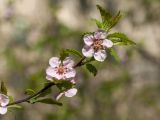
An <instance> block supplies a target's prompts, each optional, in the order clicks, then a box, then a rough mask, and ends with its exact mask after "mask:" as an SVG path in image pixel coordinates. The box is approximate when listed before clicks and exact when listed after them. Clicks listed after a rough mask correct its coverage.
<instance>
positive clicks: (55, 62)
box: [49, 57, 61, 67]
mask: <svg viewBox="0 0 160 120" xmlns="http://www.w3.org/2000/svg"><path fill="white" fill-rule="evenodd" d="M60 63H61V61H60V60H59V58H58V57H52V58H50V59H49V65H50V66H51V67H57V66H58V65H59V64H60Z"/></svg>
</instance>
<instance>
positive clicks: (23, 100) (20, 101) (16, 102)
mask: <svg viewBox="0 0 160 120" xmlns="http://www.w3.org/2000/svg"><path fill="white" fill-rule="evenodd" d="M85 58H86V57H83V58H82V59H81V60H80V61H79V62H77V64H75V65H74V66H73V68H76V67H80V66H81V65H83V60H85ZM54 85H55V84H54V83H52V82H51V83H49V84H47V85H46V86H45V87H44V88H42V89H40V90H39V91H37V92H36V93H34V94H32V95H30V96H28V97H26V98H23V99H21V100H17V101H15V102H12V103H9V104H8V105H7V106H11V105H15V104H20V103H23V102H27V101H28V100H30V99H32V98H34V97H36V96H37V95H39V94H41V93H43V92H45V91H46V90H47V89H49V88H50V87H52V86H54Z"/></svg>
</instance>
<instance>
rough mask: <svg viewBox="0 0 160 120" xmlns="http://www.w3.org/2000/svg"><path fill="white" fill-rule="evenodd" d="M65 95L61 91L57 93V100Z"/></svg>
mask: <svg viewBox="0 0 160 120" xmlns="http://www.w3.org/2000/svg"><path fill="white" fill-rule="evenodd" d="M63 95H64V92H62V93H59V94H58V95H57V97H56V100H59V99H60V98H61V97H62V96H63Z"/></svg>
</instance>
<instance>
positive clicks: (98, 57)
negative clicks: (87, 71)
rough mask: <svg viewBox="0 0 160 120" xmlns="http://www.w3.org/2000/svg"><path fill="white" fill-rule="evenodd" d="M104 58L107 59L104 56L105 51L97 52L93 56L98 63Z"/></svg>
mask: <svg viewBox="0 0 160 120" xmlns="http://www.w3.org/2000/svg"><path fill="white" fill-rule="evenodd" d="M106 57H107V55H106V51H105V50H99V51H98V52H96V53H95V54H94V58H95V59H96V60H97V61H100V62H103V61H104V60H105V58H106Z"/></svg>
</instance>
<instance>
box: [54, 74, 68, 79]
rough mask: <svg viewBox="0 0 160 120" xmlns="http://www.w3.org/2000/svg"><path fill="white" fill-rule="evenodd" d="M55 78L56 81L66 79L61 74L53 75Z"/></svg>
mask: <svg viewBox="0 0 160 120" xmlns="http://www.w3.org/2000/svg"><path fill="white" fill-rule="evenodd" d="M55 78H56V79H58V80H61V79H66V78H65V76H64V75H63V74H56V75H55Z"/></svg>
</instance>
